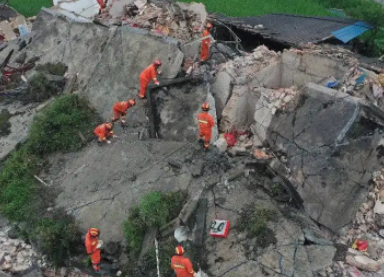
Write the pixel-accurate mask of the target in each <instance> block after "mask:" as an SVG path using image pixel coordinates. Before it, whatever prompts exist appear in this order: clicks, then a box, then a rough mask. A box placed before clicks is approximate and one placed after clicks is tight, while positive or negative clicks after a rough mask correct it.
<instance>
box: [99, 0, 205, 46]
mask: <svg viewBox="0 0 384 277" xmlns="http://www.w3.org/2000/svg"><path fill="white" fill-rule="evenodd" d="M112 7H113V6H109V8H107V9H106V11H105V12H103V13H102V14H101V15H100V19H101V20H102V21H103V20H104V22H106V21H107V20H108V19H110V18H111V17H112V16H113V15H112V14H111V10H112ZM206 17H207V13H206V11H205V7H204V5H202V4H196V3H194V4H191V5H188V4H184V3H167V2H165V1H164V2H156V4H154V3H148V2H147V1H146V0H139V1H135V2H134V3H132V4H129V5H125V6H124V12H123V15H122V16H119V17H117V18H114V22H115V23H116V20H117V21H120V22H121V24H123V25H130V26H132V27H138V28H143V29H148V30H151V31H153V32H154V33H157V34H162V35H167V36H171V37H174V38H177V39H178V40H180V41H181V42H182V43H185V42H189V41H192V40H194V39H196V38H200V37H201V33H202V31H203V29H204V26H205V21H206Z"/></svg>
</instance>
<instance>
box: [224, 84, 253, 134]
mask: <svg viewBox="0 0 384 277" xmlns="http://www.w3.org/2000/svg"><path fill="white" fill-rule="evenodd" d="M259 97H260V93H259V92H258V91H254V90H250V89H249V87H248V86H246V85H245V86H234V88H233V93H232V96H231V98H230V99H229V101H228V103H227V105H226V106H225V109H224V111H223V113H222V117H221V121H220V131H221V132H228V131H230V130H232V129H235V130H247V129H249V126H250V125H251V124H252V123H253V116H254V114H255V107H256V103H257V101H258V99H259Z"/></svg>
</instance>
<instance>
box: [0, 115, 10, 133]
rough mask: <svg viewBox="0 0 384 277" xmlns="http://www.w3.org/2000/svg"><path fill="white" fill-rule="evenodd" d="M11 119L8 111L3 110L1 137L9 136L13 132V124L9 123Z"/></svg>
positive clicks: (0, 128) (0, 116) (0, 118)
mask: <svg viewBox="0 0 384 277" xmlns="http://www.w3.org/2000/svg"><path fill="white" fill-rule="evenodd" d="M10 118H11V114H10V113H9V112H8V110H2V111H1V112H0V136H7V135H9V133H10V131H11V123H9V119H10Z"/></svg>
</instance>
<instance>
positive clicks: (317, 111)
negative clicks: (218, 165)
mask: <svg viewBox="0 0 384 277" xmlns="http://www.w3.org/2000/svg"><path fill="white" fill-rule="evenodd" d="M364 111H366V112H364ZM271 122H272V123H271V126H270V129H269V131H268V136H267V137H268V141H269V143H270V144H271V146H272V147H273V148H275V149H280V150H283V151H284V152H285V153H286V155H287V157H288V159H289V162H288V165H287V166H288V167H289V168H291V169H292V179H293V180H294V185H295V186H296V190H297V192H298V193H299V195H300V196H301V198H302V199H303V200H304V207H305V209H306V211H307V213H308V214H309V215H310V216H311V217H312V218H313V219H315V220H316V221H318V222H319V223H321V224H323V225H325V226H326V227H328V228H330V229H332V230H333V231H335V232H337V231H339V230H340V229H341V228H342V227H343V226H345V225H347V224H348V223H349V222H350V220H351V218H352V217H353V216H354V214H355V213H356V211H357V209H358V207H359V205H360V204H361V203H362V202H363V200H364V199H365V197H366V196H367V194H368V190H367V186H368V181H369V179H370V178H371V175H370V172H373V171H374V170H376V167H379V165H380V163H381V162H382V161H381V159H380V157H378V156H377V155H376V151H375V150H374V149H376V148H377V147H378V146H379V145H380V143H381V142H380V140H381V136H380V135H379V134H378V133H377V131H376V132H375V128H377V127H379V126H383V122H382V119H381V118H379V117H376V118H375V117H374V116H373V115H372V114H370V112H369V109H368V108H367V107H366V106H365V104H364V103H363V102H361V101H359V100H358V99H356V98H353V97H351V96H348V95H345V94H342V93H339V92H336V91H333V90H330V89H327V88H324V87H322V86H319V85H315V84H309V85H307V86H306V87H305V88H304V89H303V93H302V95H300V96H299V99H298V101H297V107H296V109H293V111H290V112H286V113H277V114H276V115H274V116H273V120H272V121H271ZM379 129H380V127H379Z"/></svg>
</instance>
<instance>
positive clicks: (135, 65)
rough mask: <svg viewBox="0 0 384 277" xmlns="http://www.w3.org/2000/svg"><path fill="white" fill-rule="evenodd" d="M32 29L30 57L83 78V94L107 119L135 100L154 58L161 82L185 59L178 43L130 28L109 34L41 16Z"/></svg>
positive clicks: (86, 25) (93, 26)
mask: <svg viewBox="0 0 384 277" xmlns="http://www.w3.org/2000/svg"><path fill="white" fill-rule="evenodd" d="M33 30H34V31H35V32H36V33H37V34H36V35H35V37H34V40H33V42H32V43H31V44H30V45H28V46H27V47H26V49H25V50H23V51H24V52H26V53H27V56H28V58H30V57H34V56H38V57H40V58H41V59H40V63H47V62H52V63H56V62H63V63H65V64H66V65H68V67H69V68H68V73H69V74H79V76H78V86H79V87H78V92H79V93H81V94H84V95H86V96H87V97H88V99H89V100H90V102H91V104H92V105H93V106H94V107H95V108H96V109H97V110H98V112H99V113H100V114H101V115H102V116H103V118H105V119H109V118H110V117H111V115H112V110H111V108H110V107H112V106H113V104H114V103H115V102H117V101H121V100H123V99H127V98H130V97H136V95H137V94H138V92H139V74H140V73H141V71H142V70H143V69H144V68H146V67H147V66H148V65H149V64H151V63H152V62H153V61H154V60H155V59H157V58H160V59H161V60H162V61H163V66H162V75H161V76H160V82H161V78H174V77H175V76H176V75H177V73H178V72H179V69H180V66H181V62H182V60H183V57H184V55H183V53H182V52H181V51H180V50H179V46H178V41H177V40H175V39H173V38H170V37H165V36H160V35H154V34H150V33H149V32H147V31H145V30H141V29H137V28H131V27H129V26H123V27H112V28H110V29H109V28H105V27H101V26H98V25H96V24H91V23H76V22H70V21H67V20H65V19H63V18H60V17H55V16H52V15H51V14H49V13H48V12H45V11H41V12H40V14H39V16H38V18H37V20H36V21H35V22H34V25H33ZM142 117H143V115H138V116H137V118H136V119H138V118H142Z"/></svg>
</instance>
